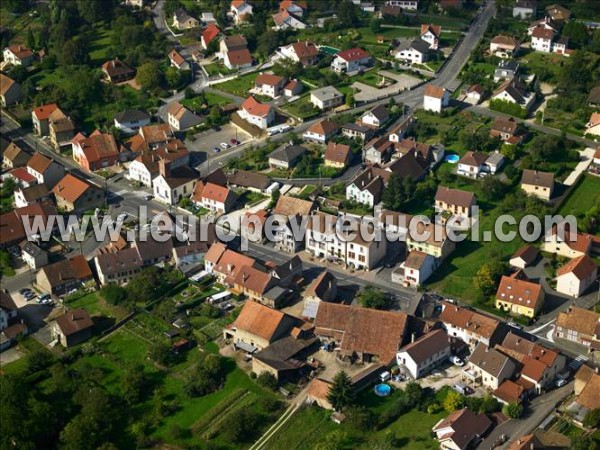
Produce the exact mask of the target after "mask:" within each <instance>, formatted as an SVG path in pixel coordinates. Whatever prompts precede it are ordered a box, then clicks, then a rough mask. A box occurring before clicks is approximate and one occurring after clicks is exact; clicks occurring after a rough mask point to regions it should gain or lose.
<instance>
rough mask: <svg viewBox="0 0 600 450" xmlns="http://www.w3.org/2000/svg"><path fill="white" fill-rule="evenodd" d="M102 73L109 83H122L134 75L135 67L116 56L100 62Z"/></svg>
mask: <svg viewBox="0 0 600 450" xmlns="http://www.w3.org/2000/svg"><path fill="white" fill-rule="evenodd" d="M102 73H104V76H105V77H106V79H107V81H109V82H110V83H113V84H116V83H122V82H123V81H127V80H131V79H132V78H133V77H135V69H133V68H131V67H129V66H128V65H127V64H125V63H124V62H123V61H121V60H120V59H118V58H116V59H113V60H110V61H106V62H105V63H104V64H102Z"/></svg>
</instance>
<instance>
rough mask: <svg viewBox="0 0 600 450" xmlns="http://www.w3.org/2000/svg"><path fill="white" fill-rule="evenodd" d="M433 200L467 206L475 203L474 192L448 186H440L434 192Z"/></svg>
mask: <svg viewBox="0 0 600 450" xmlns="http://www.w3.org/2000/svg"><path fill="white" fill-rule="evenodd" d="M435 201H441V202H444V203H446V204H448V205H457V206H463V207H465V208H468V207H470V206H471V205H474V204H475V194H474V193H473V192H468V191H463V190H461V189H451V188H449V187H444V186H440V187H438V190H437V192H436V194H435Z"/></svg>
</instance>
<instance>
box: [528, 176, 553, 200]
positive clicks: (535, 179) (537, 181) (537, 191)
mask: <svg viewBox="0 0 600 450" xmlns="http://www.w3.org/2000/svg"><path fill="white" fill-rule="evenodd" d="M521 189H523V190H524V191H525V193H526V194H527V195H533V196H534V197H537V198H539V199H541V200H544V201H550V199H551V198H552V193H553V191H554V174H553V173H549V172H539V171H537V170H529V169H525V170H523V175H522V177H521Z"/></svg>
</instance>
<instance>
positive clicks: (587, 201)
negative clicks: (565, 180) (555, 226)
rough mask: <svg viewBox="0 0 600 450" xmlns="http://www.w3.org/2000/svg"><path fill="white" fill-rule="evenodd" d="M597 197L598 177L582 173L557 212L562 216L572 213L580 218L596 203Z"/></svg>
mask: <svg viewBox="0 0 600 450" xmlns="http://www.w3.org/2000/svg"><path fill="white" fill-rule="evenodd" d="M598 198H600V177H596V176H594V175H588V174H584V176H583V177H582V178H581V180H580V181H579V183H578V184H577V186H576V187H575V188H574V189H573V190H572V191H571V193H570V194H569V197H568V198H567V200H566V201H565V202H564V203H563V204H562V206H561V207H560V209H559V210H558V214H560V215H562V216H566V215H567V214H573V215H574V216H575V217H577V219H581V218H583V217H584V216H585V214H586V213H587V212H588V211H589V210H590V209H591V208H592V207H593V206H595V205H596V203H597V202H598Z"/></svg>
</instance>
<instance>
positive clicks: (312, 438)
mask: <svg viewBox="0 0 600 450" xmlns="http://www.w3.org/2000/svg"><path fill="white" fill-rule="evenodd" d="M400 395H402V393H401V392H400V391H394V392H393V393H392V395H391V396H390V397H386V398H381V397H377V396H376V395H375V394H374V393H373V390H372V389H366V390H364V391H363V392H362V393H361V394H360V395H359V396H358V401H357V403H358V404H359V405H360V406H364V407H366V408H368V409H369V410H370V411H371V412H372V413H373V414H374V416H375V420H377V418H378V417H379V416H381V414H382V413H383V412H384V411H385V410H386V409H388V408H389V407H390V405H391V404H392V402H393V400H394V399H396V398H398V397H399V396H400ZM446 415H447V413H445V412H441V413H437V414H428V413H424V412H420V411H418V410H412V411H409V412H408V413H406V414H403V415H402V416H400V417H399V418H398V419H397V420H396V421H395V422H393V423H391V424H390V425H389V426H387V427H385V428H383V429H382V430H379V431H375V430H373V431H359V430H356V429H354V428H353V427H352V425H351V424H350V423H342V424H341V425H337V424H335V423H334V422H333V421H331V419H330V416H331V411H326V410H324V409H321V408H318V407H316V406H306V407H304V408H301V409H300V410H298V411H297V412H296V413H295V414H294V416H292V418H291V419H290V420H289V421H288V422H287V423H286V424H285V425H284V426H283V427H282V428H281V429H280V430H278V431H277V433H276V434H275V436H273V438H271V440H270V441H269V442H268V443H267V445H266V448H267V449H273V450H278V449H282V448H284V449H287V450H295V449H310V448H314V447H315V446H316V445H317V444H319V443H321V442H322V440H323V438H324V436H326V435H327V434H329V433H331V432H333V431H336V430H340V431H342V432H343V433H345V434H346V435H347V437H348V445H346V446H344V448H353V449H354V448H357V449H365V450H366V449H369V448H373V447H374V445H375V444H376V443H377V442H378V441H379V439H381V438H383V437H384V436H385V435H386V434H387V433H393V434H394V436H395V438H396V439H397V447H396V448H403V449H411V450H425V449H431V450H433V449H437V448H439V444H438V443H437V442H436V441H435V440H434V439H433V438H432V437H431V428H432V427H433V426H434V425H435V424H436V423H437V422H438V421H439V420H440V419H442V418H443V417H445V416H446Z"/></svg>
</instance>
